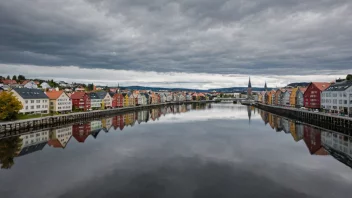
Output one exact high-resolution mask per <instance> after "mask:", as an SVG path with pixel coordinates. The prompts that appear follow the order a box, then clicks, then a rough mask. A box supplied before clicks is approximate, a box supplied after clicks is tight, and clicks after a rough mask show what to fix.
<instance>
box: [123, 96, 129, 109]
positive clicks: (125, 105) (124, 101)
mask: <svg viewBox="0 0 352 198" xmlns="http://www.w3.org/2000/svg"><path fill="white" fill-rule="evenodd" d="M122 96H123V107H128V106H129V100H130V99H129V97H128V94H127V93H122Z"/></svg>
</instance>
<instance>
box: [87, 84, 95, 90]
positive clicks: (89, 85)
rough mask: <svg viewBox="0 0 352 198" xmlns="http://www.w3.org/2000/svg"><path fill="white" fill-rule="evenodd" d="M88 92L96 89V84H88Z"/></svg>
mask: <svg viewBox="0 0 352 198" xmlns="http://www.w3.org/2000/svg"><path fill="white" fill-rule="evenodd" d="M87 89H88V91H92V90H93V89H94V84H93V83H92V84H88V87H87Z"/></svg>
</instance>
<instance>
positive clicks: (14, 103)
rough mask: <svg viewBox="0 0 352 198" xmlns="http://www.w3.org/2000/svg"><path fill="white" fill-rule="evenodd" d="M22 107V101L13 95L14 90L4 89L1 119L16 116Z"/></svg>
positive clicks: (0, 112) (0, 110)
mask: <svg viewBox="0 0 352 198" xmlns="http://www.w3.org/2000/svg"><path fill="white" fill-rule="evenodd" d="M22 108H23V106H22V103H21V102H20V101H19V100H17V98H16V97H15V96H13V94H12V92H7V91H3V92H1V93H0V120H10V119H13V118H16V116H17V114H18V112H19V111H20V110H21V109H22Z"/></svg>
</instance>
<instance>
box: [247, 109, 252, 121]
mask: <svg viewBox="0 0 352 198" xmlns="http://www.w3.org/2000/svg"><path fill="white" fill-rule="evenodd" d="M247 113H248V121H249V123H251V117H252V110H251V107H250V106H247Z"/></svg>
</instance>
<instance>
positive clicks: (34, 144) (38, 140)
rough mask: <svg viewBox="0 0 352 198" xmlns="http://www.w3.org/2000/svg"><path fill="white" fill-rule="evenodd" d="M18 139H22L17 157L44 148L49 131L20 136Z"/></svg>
mask: <svg viewBox="0 0 352 198" xmlns="http://www.w3.org/2000/svg"><path fill="white" fill-rule="evenodd" d="M20 139H22V146H21V151H20V152H19V154H18V156H22V155H27V154H29V153H33V152H35V151H40V150H42V149H43V148H44V147H45V145H46V144H47V142H48V140H49V131H48V130H47V131H42V132H36V133H31V134H27V135H21V136H20Z"/></svg>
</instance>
